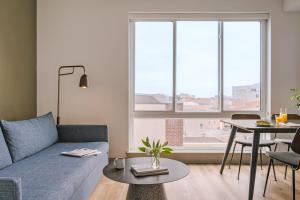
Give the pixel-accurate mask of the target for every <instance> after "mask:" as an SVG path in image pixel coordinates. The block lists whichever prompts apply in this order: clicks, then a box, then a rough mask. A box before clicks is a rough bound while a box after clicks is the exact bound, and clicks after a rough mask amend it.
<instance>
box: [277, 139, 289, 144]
mask: <svg viewBox="0 0 300 200" xmlns="http://www.w3.org/2000/svg"><path fill="white" fill-rule="evenodd" d="M292 141H293V140H292V139H281V138H276V139H275V140H274V142H276V143H283V144H292Z"/></svg>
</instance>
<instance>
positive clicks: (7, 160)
mask: <svg viewBox="0 0 300 200" xmlns="http://www.w3.org/2000/svg"><path fill="white" fill-rule="evenodd" d="M11 164H12V160H11V157H10V154H9V151H8V148H7V145H6V143H5V140H4V137H3V134H2V130H1V128H0V169H2V168H4V167H7V166H8V165H11Z"/></svg>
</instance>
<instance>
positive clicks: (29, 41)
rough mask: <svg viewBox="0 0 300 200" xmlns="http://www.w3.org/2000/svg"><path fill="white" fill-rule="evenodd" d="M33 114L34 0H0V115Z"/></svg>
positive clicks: (10, 118) (17, 115) (34, 104)
mask: <svg viewBox="0 0 300 200" xmlns="http://www.w3.org/2000/svg"><path fill="white" fill-rule="evenodd" d="M33 116H36V1H35V0H0V119H7V120H20V119H26V118H29V117H33Z"/></svg>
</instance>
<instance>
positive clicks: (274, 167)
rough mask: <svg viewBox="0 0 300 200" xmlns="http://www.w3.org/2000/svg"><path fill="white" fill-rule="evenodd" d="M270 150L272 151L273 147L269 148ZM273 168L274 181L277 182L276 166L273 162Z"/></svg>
mask: <svg viewBox="0 0 300 200" xmlns="http://www.w3.org/2000/svg"><path fill="white" fill-rule="evenodd" d="M268 148H269V150H270V151H272V149H271V146H268ZM272 168H273V173H274V179H275V181H277V178H276V172H275V165H274V162H273V161H272Z"/></svg>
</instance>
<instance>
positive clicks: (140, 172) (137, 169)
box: [131, 165, 169, 176]
mask: <svg viewBox="0 0 300 200" xmlns="http://www.w3.org/2000/svg"><path fill="white" fill-rule="evenodd" d="M131 172H132V173H133V175H135V176H154V175H162V174H168V173H169V170H168V168H165V167H160V168H158V169H153V168H152V167H151V166H149V165H132V166H131Z"/></svg>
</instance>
